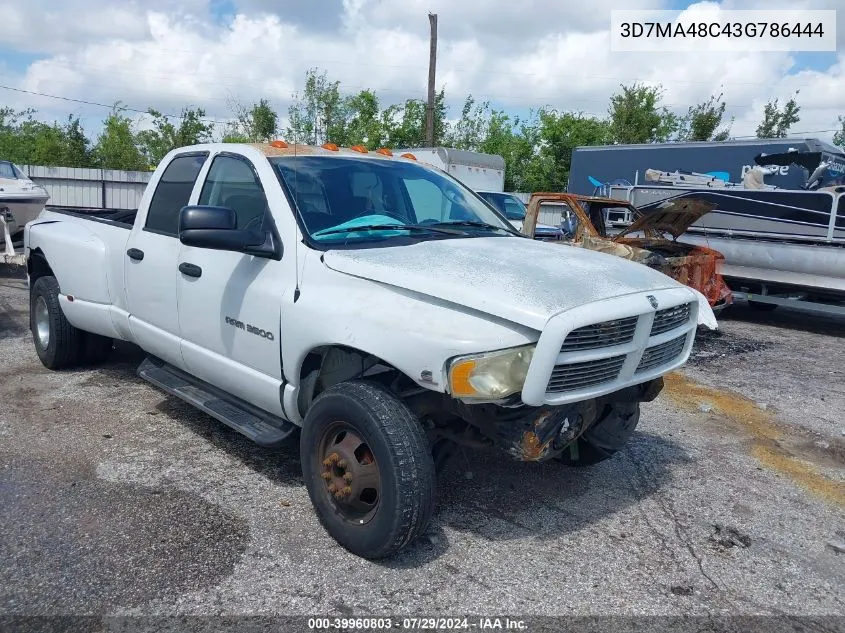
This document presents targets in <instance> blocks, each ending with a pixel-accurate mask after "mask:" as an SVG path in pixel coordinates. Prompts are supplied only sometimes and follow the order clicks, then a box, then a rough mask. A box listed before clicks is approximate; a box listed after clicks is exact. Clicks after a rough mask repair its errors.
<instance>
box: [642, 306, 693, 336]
mask: <svg viewBox="0 0 845 633" xmlns="http://www.w3.org/2000/svg"><path fill="white" fill-rule="evenodd" d="M689 315H690V305H689V304H688V303H684V304H682V305H679V306H675V307H673V308H666V309H665V310H658V311H657V312H655V314H654V324H653V325H652V326H651V336H656V335H657V334H663V332H668V331H669V330H674V329H675V328H676V327H679V326H681V325H684V324H685V323H686V322H687V321H689Z"/></svg>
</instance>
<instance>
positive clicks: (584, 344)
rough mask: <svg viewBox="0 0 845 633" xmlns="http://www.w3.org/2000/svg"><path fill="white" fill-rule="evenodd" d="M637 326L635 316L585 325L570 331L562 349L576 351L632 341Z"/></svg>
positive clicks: (562, 350) (563, 350)
mask: <svg viewBox="0 0 845 633" xmlns="http://www.w3.org/2000/svg"><path fill="white" fill-rule="evenodd" d="M636 328H637V317H635V316H632V317H626V318H624V319H616V320H614V321H604V322H603V323H594V324H592V325H585V326H584V327H579V328H578V329H577V330H572V331H571V332H570V333H569V335H568V336H567V337H566V340H565V341H563V346H562V347H561V348H560V351H561V352H574V351H579V350H586V349H596V348H599V347H611V346H613V345H623V344H625V343H630V342H631V339H633V338H634V330H635V329H636Z"/></svg>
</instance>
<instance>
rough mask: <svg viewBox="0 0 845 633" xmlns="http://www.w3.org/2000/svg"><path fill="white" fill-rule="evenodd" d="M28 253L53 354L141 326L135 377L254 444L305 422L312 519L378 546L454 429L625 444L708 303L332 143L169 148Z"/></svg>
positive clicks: (559, 451)
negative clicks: (113, 198)
mask: <svg viewBox="0 0 845 633" xmlns="http://www.w3.org/2000/svg"><path fill="white" fill-rule="evenodd" d="M25 254H26V258H27V270H28V282H29V288H30V293H31V305H30V309H31V318H30V324H31V330H32V334H33V340H34V344H35V349H36V351H37V354H38V356H39V358H40V359H41V361H42V363H43V364H44V365H45V366H47V367H48V368H50V369H60V368H63V367H69V366H73V365H81V364H89V365H90V364H93V363H97V362H101V361H103V360H105V358H106V357H107V356H108V354H109V352H110V351H111V349H112V342H113V341H114V340H123V341H130V342H132V343H135V344H137V345H138V346H140V347H141V348H142V349H143V350H144V351H145V352H146V353H147V354H148V355H149V356H148V357H147V358H146V360H144V361H143V363H142V364H141V365H140V367H139V368H138V374H139V375H140V376H141V377H142V378H144V379H146V380H147V381H149V382H151V383H152V384H154V385H156V386H157V387H158V388H160V389H162V390H164V391H165V392H168V393H169V394H172V395H174V396H177V397H179V398H182V399H183V400H186V401H187V402H189V403H191V404H193V405H194V406H196V407H198V408H199V409H201V410H202V411H204V412H206V413H208V414H209V415H211V416H213V417H215V418H217V419H218V420H220V421H222V422H224V423H225V424H227V425H229V426H231V427H233V428H234V429H236V430H237V431H239V432H241V433H243V434H244V435H246V436H247V437H249V438H251V439H252V440H254V441H255V442H256V443H257V444H259V445H261V446H265V447H274V446H278V445H281V444H282V443H283V442H285V441H287V440H288V439H289V438H291V439H295V438H296V435H294V432H295V431H296V432H298V437H299V446H300V451H301V456H302V459H301V461H302V470H303V475H304V479H305V483H306V486H307V489H308V493H309V495H310V498H311V500H312V502H313V504H314V506H315V509H316V513H317V515H318V517H319V519H320V521H321V522H322V524H323V526H324V527H325V529H326V530H327V531H328V533H329V534H330V535H331V536H332V537H334V538H335V539H336V540H337V541H338V542H339V543H340V544H341V545H343V546H344V547H346V548H347V549H348V550H350V551H351V552H353V553H356V554H358V555H360V556H363V557H367V558H380V557H385V556H388V555H390V554H392V553H393V552H396V551H398V550H399V549H401V548H402V547H404V546H405V545H407V544H408V543H410V542H411V541H412V540H414V539H415V538H416V537H418V536H419V535H420V534H422V533H423V532H424V530H425V529H426V525H427V524H428V522H429V519H430V517H431V515H432V511H433V507H434V500H435V473H436V469H437V466H438V465H439V464H440V463H442V462H443V460H444V459H445V457H446V456H447V455H448V453H449V452H450V450H451V448H452V447H454V446H456V445H461V444H463V445H468V446H495V447H499V448H501V449H504V451H505V452H507V453H510V455H511V456H513V457H515V458H516V459H519V460H526V461H541V460H549V459H557V460H559V461H560V462H563V463H564V464H568V465H575V466H579V465H588V464H593V463H596V462H598V461H600V460H603V459H605V458H607V457H610V456H611V455H613V453H614V452H616V451H618V450H619V449H620V448H621V447H622V446H623V444H624V443H625V442H626V441H627V440H628V438H629V437H630V436H631V434H632V433H633V431H634V428H635V427H636V425H637V422H638V420H639V414H640V413H639V411H640V402H643V401H649V400H651V399H653V398H655V397H656V396H657V394H658V393H659V392H660V390H661V388H662V385H663V383H662V376H663V375H664V374H665V373H666V372H668V371H671V370H673V369H675V368H677V367H679V366H680V365H682V364H683V363H684V362H685V361H686V360H687V358H688V356H689V353H690V347H691V346H692V344H693V339H694V336H695V332H696V325H697V322H698V319H699V316H700V315H703V316H706V317H707V318H712V316H713V315H712V312H711V313H709V314H706V311H708V310H709V307H708V306H707V304H706V301H705V302H702V301H700V300H699V298H698V297H697V296H696V294H695V291H693V290H691V289H689V288H687V287H686V286H683V285H681V284H680V283H678V282H676V281H674V280H673V279H671V278H670V277H668V276H666V275H664V274H662V273H660V272H658V271H655V270H652V269H650V268H648V267H646V266H643V265H641V264H637V263H633V262H628V261H625V260H623V259H620V258H618V257H614V256H612V255H606V254H602V253H596V252H590V251H587V250H584V249H578V248H562V247H560V246H557V245H553V244H547V243H542V242H538V241H535V240H531V239H530V238H527V237H524V236H522V235H520V234H519V233H517V232H516V231H515V230H514V229H513V227H512V226H511V224H510V223H509V222H508V221H507V219H506V218H505V217H504V216H502V215H500V214H499V213H498V212H497V211H495V210H494V209H492V208H491V207H490V206H489V205H487V204H486V203H485V202H483V201H482V200H481V198H479V197H478V196H477V195H476V194H475V193H473V192H472V191H471V190H469V189H468V188H467V187H465V186H464V185H463V184H461V183H460V182H458V181H457V180H455V179H454V178H452V177H451V176H449V175H448V174H446V173H444V172H441V171H439V170H437V169H436V168H434V167H430V166H424V165H422V164H420V163H418V162H416V161H415V160H414V156H413V154H404V155H403V156H394V155H393V154H392V153H391V152H390V151H389V150H387V149H381V150H378V151H369V152H368V151H367V150H366V149H365V148H363V147H360V146H356V147H353V148H338V147H337V146H335V145H332V144H328V143H327V144H326V145H324V146H322V147H310V146H304V145H291V146H289V145H287V144H286V143H285V142H284V141H274V142H272V143H268V144H256V145H234V144H203V145H196V146H191V147H184V148H180V149H176V150H173V151H171V152H170V153H169V154H168V155H167V156H166V157H165V159H164V160H163V161H162V162H161V164H160V165H159V166H158V168H157V169H156V171H155V173H154V174H153V176H152V179H151V181H150V183H149V185H148V187H147V189H146V191H145V193H144V195H143V197H142V199H141V203H140V205H139V208H138V210H137V212H117V213H111V214H105V213H99V214H93V215H90V214H89V215H83V214H80V213H78V212H74V211H71V210H65V211H62V210H59V211H51V210H47V211H44V212H42V214H41V215H40V216H39V218H38V219H37V220H34V221H32V222H31V223H29V224H28V225H27V227H26V232H25ZM702 311H704V312H702Z"/></svg>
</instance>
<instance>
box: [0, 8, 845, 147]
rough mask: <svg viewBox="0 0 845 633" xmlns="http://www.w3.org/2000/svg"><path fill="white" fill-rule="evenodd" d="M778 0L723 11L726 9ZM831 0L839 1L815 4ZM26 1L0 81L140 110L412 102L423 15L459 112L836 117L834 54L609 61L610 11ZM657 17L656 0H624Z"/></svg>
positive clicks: (11, 27)
mask: <svg viewBox="0 0 845 633" xmlns="http://www.w3.org/2000/svg"><path fill="white" fill-rule="evenodd" d="M780 1H781V0H746V1H743V2H740V1H739V0H725V2H724V4H723V8H724V7H728V6H730V8H758V7H759V6H760V5H765V6H771V5H772V3H777V2H780ZM784 2H785V0H784ZM825 2H827V4H832V3H833V2H835V0H830V1H829V2H828V0H820V1H819V2H814V3H813V5H814V7H817V6H819V5H820V4H824V3H825ZM22 6H24V5H22V3H16V4H14V5H6V4H3V0H0V10H2V11H3V12H4V13H3V15H5V16H8V19H7V20H6V22H5V23H4V28H3V29H2V32H0V45H3V46H5V47H6V48H11V49H15V50H20V51H37V52H40V53H43V54H44V55H45V56H44V57H43V58H42V59H39V60H38V61H36V62H34V63H32V64H31V65H30V66H29V67H28V68H27V69H26V72H25V74H24V75H23V76H22V77H10V73H9V70H8V69H5V68H4V69H0V72H2V73H3V75H4V82H6V83H8V82H9V81H12V80H14V81H16V82H18V83H17V85H19V86H20V87H21V88H24V89H27V90H31V91H35V92H46V93H50V94H58V95H63V96H67V97H72V98H78V99H85V100H91V101H97V102H103V103H113V102H114V101H115V100H118V99H119V100H121V101H122V102H123V103H125V104H128V105H131V106H133V107H138V108H141V109H143V108H146V107H148V106H153V107H156V108H158V109H160V110H162V111H165V112H178V111H179V110H180V109H181V107H182V106H184V105H194V106H201V107H203V108H205V110H206V111H207V113H208V115H209V117H218V118H225V117H227V116H229V115H230V111H229V108H228V105H227V102H228V101H229V100H230V99H232V98H236V99H237V100H239V101H241V102H250V101H253V100H257V99H259V98H261V97H266V98H269V99H270V101H271V103H273V105H274V106H275V107H276V108H277V109H278V111H279V113H280V115H282V116H284V115H285V114H286V113H287V106H288V104H289V103H290V100H291V95H292V94H293V93H294V92H295V91H296V90H297V89H298V88H299V87H300V86H301V84H302V81H303V78H304V74H305V71H306V70H307V69H308V68H311V67H315V66H316V67H320V68H323V69H326V70H327V71H328V72H329V75H330V77H331V78H332V79H337V80H340V81H341V84H342V88H343V90H344V91H347V92H352V91H357V90H360V89H362V88H372V89H376V91H377V93H378V94H379V95H380V97H381V98H382V100H383V102H385V103H392V102H400V101H403V100H404V99H406V98H410V97H417V98H422V97H424V95H425V84H426V78H427V63H428V20H427V18H426V14H427V12H428V11H429V10H430V11H434V12H437V13H438V15H439V22H440V23H439V40H440V41H439V55H438V62H437V71H438V72H437V76H438V85H439V86H445V87H446V91H447V96H448V97H449V98H450V99H451V100H453V104H457V103H458V102H460V101H462V100H463V98H464V97H465V96H466V95H467V94H469V93H472V94H473V95H474V96H476V97H477V98H480V99H489V100H491V101H492V102H494V103H496V104H497V105H499V106H501V107H505V108H508V109H514V110H525V109H527V108H530V107H536V106H541V105H552V106H555V107H558V108H561V109H572V110H581V111H585V112H591V113H597V114H604V113H605V112H606V110H607V103H608V100H609V97H610V95H611V94H612V93H613V92H614V91H615V90H616V89H617V88H618V86H619V84H620V83H629V82H631V81H634V80H639V81H646V82H650V83H655V84H656V83H662V84H663V85H664V87H665V88H666V95H665V102H666V103H668V104H670V105H671V106H672V107H673V108H674V109H676V110H679V111H681V112H683V111H685V110H686V107H687V106H688V105H690V104H693V103H696V102H698V101H700V100H703V99H706V98H707V97H708V96H709V95H710V94H714V93H718V92H721V91H724V94H725V99H726V101H727V102H728V104H729V109H728V114H729V115H732V116H735V117H736V122H735V124H734V127H733V132H734V133H735V134H742V135H745V134H753V133H754V128H755V127H756V125H757V123H758V122H759V118H760V115H761V113H762V108H763V105H764V104H765V102H766V101H767V100H769V99H771V98H774V97H780V98H781V99H782V100H783V99H785V98H788V96H789V95H790V94H791V93H793V92H794V91H795V90H796V89H800V94H799V103H800V104H801V105H802V111H801V122H800V123H799V124H798V125H797V126H796V128H795V130H796V131H802V130H819V129H828V128H833V127H835V126H836V117H837V115H839V114H843V113H845V81H843V79H845V77H843V75H845V70H843V68H845V62H843V59H845V58H843V56H842V54H840V56H839V58H838V62H837V63H836V64H834V65H833V66H831V68H829V69H827V70H825V71H810V70H805V71H802V72H799V73H797V74H788V73H789V72H790V69H791V68H792V66H793V64H794V57H793V56H791V55H789V54H786V53H741V54H727V53H714V52H710V53H707V55H706V56H704V57H702V55H701V54H666V53H638V54H630V53H612V52H611V51H610V45H609V33H608V30H607V29H608V27H609V22H610V19H609V18H610V10H611V8H615V7H618V6H619V5H618V2H616V1H615V0H595V1H594V2H592V3H561V2H549V1H547V0H545V1H544V0H525V1H524V2H521V3H515V2H510V1H507V0H477V1H474V2H454V1H453V0H448V1H447V0H425V1H423V0H344V2H343V3H339V2H336V1H332V2H329V1H327V0H313V1H311V2H302V3H299V2H297V3H286V7H290V11H288V10H287V8H286V10H285V13H284V15H277V14H275V13H273V11H274V10H275V9H276V7H278V6H279V5H278V3H277V2H269V1H268V0H240V1H239V2H237V3H236V5H235V6H236V7H237V11H238V12H237V15H235V16H234V17H232V18H230V19H229V20H228V21H226V22H223V23H221V22H220V20H218V19H217V18H216V17H215V16H212V15H211V14H210V13H209V9H208V6H209V5H208V2H207V0H189V1H188V2H187V3H181V4H180V5H179V9H178V10H173V8H172V7H173V6H174V5H173V3H172V2H167V1H166V0H149V1H147V2H145V3H143V4H141V3H139V2H119V1H118V0H91V1H90V2H82V0H69V1H68V2H65V3H64V4H62V5H55V4H53V3H50V2H47V0H35V1H34V2H31V3H29V5H25V6H26V10H22V9H21V8H20V7H22ZM664 6H665V3H664V1H663V0H645V1H644V2H639V3H635V4H634V5H632V7H633V8H649V7H655V8H661V7H664ZM790 6H791V7H793V8H794V5H793V4H790ZM840 13H845V12H840ZM840 30H841V29H840ZM16 99H17V101H16V103H18V104H20V103H24V101H22V100H21V99H20V95H18V96H17V97H16ZM25 103H28V104H31V105H33V106H34V107H37V108H39V109H40V110H43V114H44V115H47V116H57V117H58V118H62V119H63V118H64V117H65V114H66V113H67V112H76V111H84V112H85V113H86V114H88V115H90V114H93V113H98V114H99V115H100V116H102V114H103V111H102V109H100V110H95V109H91V108H84V107H83V106H75V105H72V104H67V103H62V102H55V101H53V100H49V99H42V98H37V97H26V100H25ZM53 113H58V114H57V115H54V114H53ZM799 128H800V129H799ZM819 136H822V137H824V138H829V137H830V136H831V134H820V135H819Z"/></svg>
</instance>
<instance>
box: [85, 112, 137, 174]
mask: <svg viewBox="0 0 845 633" xmlns="http://www.w3.org/2000/svg"><path fill="white" fill-rule="evenodd" d="M121 112H122V110H121V109H120V104H116V105H115V106H114V109H113V110H112V112H111V114H109V116H108V117H106V119H105V121H103V130H102V132H100V135H99V136H98V137H97V142H96V143H95V144H94V148H93V150H92V155H93V163H94V166H96V167H101V168H103V169H126V170H130V171H132V170H146V169H147V168H148V163H147V161H146V160H145V159H144V155H143V154H142V153H141V150H140V149H139V148H138V143H137V137H136V134H135V132H134V130H133V127H134V126H133V123H132V119H130V118H129V117H127V116H124V115H123V114H121Z"/></svg>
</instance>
